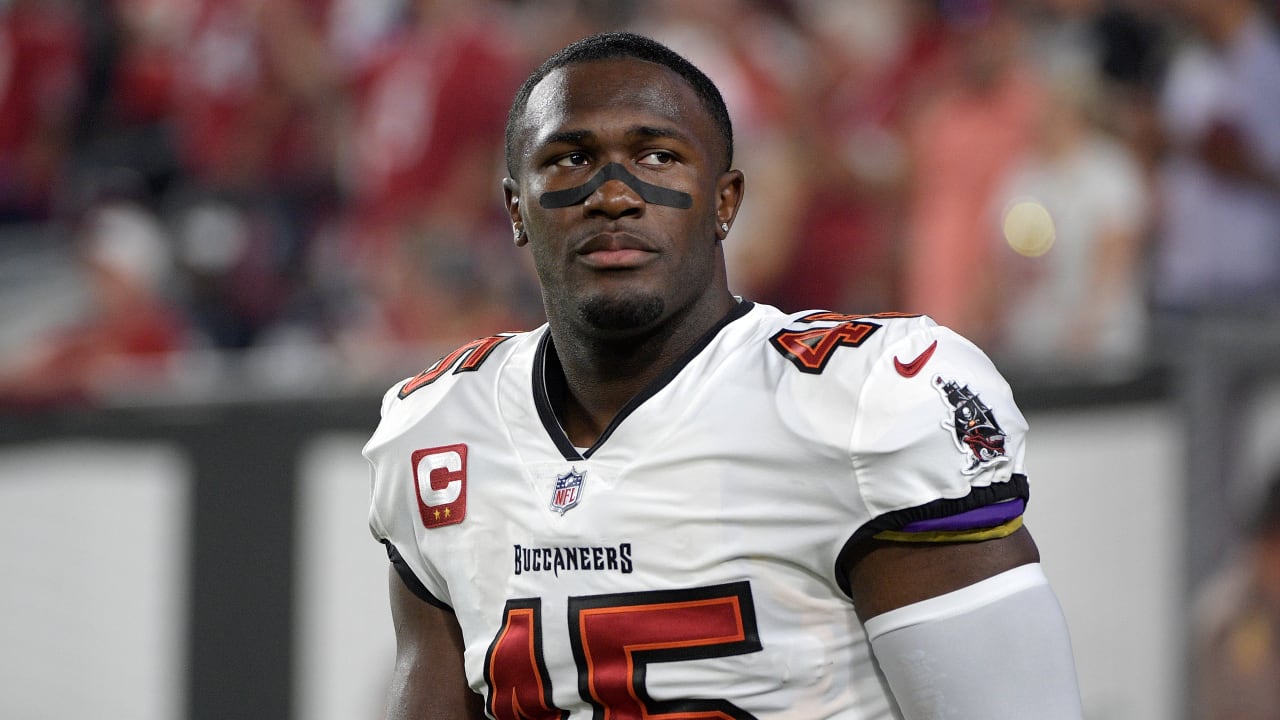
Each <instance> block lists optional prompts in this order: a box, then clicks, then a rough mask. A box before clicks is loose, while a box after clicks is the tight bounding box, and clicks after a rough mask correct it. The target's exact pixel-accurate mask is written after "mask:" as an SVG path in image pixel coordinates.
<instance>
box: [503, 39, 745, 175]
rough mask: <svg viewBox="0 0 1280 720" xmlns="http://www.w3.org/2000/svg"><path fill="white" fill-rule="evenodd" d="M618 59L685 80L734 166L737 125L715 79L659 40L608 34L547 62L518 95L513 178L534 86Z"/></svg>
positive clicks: (512, 115)
mask: <svg viewBox="0 0 1280 720" xmlns="http://www.w3.org/2000/svg"><path fill="white" fill-rule="evenodd" d="M615 58H632V59H635V60H643V61H645V62H651V63H655V64H657V65H661V66H663V67H665V68H667V69H669V70H671V71H672V72H674V73H676V74H677V75H679V76H680V77H682V78H684V79H685V82H687V83H689V85H690V86H691V87H692V88H693V91H694V92H695V93H697V94H698V98H699V99H701V100H702V105H703V107H705V108H706V110H707V112H709V113H711V118H712V120H714V121H715V124H716V127H717V129H719V131H720V139H721V140H722V141H723V142H724V148H725V159H724V169H725V170H728V169H729V168H730V167H731V166H732V164H733V123H732V122H731V121H730V120H729V109H728V108H727V107H725V104H724V98H723V97H721V96H720V90H719V89H717V88H716V85H715V83H713V82H711V78H709V77H707V76H706V74H705V73H703V72H702V71H701V70H699V69H698V68H697V67H696V66H694V64H693V63H691V62H689V61H688V60H686V59H685V58H684V57H682V56H681V55H680V54H679V53H677V52H675V51H674V50H672V49H671V48H669V47H667V46H666V45H663V44H662V43H660V42H658V41H656V40H652V39H650V38H647V37H645V36H643V35H637V34H635V33H628V32H608V33H600V34H597V35H591V36H589V37H585V38H582V39H581V40H578V41H577V42H574V43H573V44H571V45H569V46H567V47H565V48H564V49H563V50H561V51H559V52H557V53H556V54H555V55H552V56H551V57H549V58H547V59H546V61H545V62H543V63H542V64H541V65H539V66H538V68H537V69H536V70H534V71H533V73H532V74H531V75H529V77H528V79H526V80H525V81H524V84H523V85H521V86H520V89H519V90H517V91H516V96H515V99H514V100H512V101H511V110H510V111H509V112H508V113H507V132H506V157H507V173H508V174H509V175H511V176H512V177H515V166H516V162H515V160H516V158H515V144H516V133H517V131H518V127H519V124H520V119H521V118H522V117H523V116H524V112H525V110H526V109H527V108H528V106H529V95H530V94H531V93H532V92H533V88H534V86H536V85H537V84H538V83H540V82H542V80H543V78H545V77H546V76H547V75H550V74H551V72H552V71H553V70H557V69H559V68H562V67H565V66H566V65H574V64H577V63H584V62H591V61H593V60H612V59H615Z"/></svg>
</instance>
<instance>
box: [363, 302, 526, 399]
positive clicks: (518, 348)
mask: <svg viewBox="0 0 1280 720" xmlns="http://www.w3.org/2000/svg"><path fill="white" fill-rule="evenodd" d="M545 327H546V326H545V325H544V326H543V327H541V328H538V329H536V330H531V331H525V332H502V333H497V334H495V335H489V336H486V337H479V338H476V339H474V340H471V341H470V342H467V343H464V344H462V345H459V346H458V347H456V348H454V349H452V350H450V351H449V352H446V353H444V354H443V355H441V356H440V357H438V358H436V360H435V361H434V362H432V363H431V364H430V365H427V367H426V368H425V369H423V370H422V372H420V373H418V374H417V375H414V376H413V377H410V378H406V379H404V380H401V381H400V382H397V383H396V384H394V385H392V386H391V387H390V388H389V389H388V390H387V391H386V392H385V393H384V394H383V398H382V417H383V420H384V421H386V420H387V419H389V418H392V417H395V416H397V415H401V414H405V413H409V414H414V415H420V414H422V413H423V412H425V411H427V410H429V409H430V408H433V407H435V406H437V405H439V404H440V403H442V402H445V401H446V400H448V399H450V398H455V397H456V396H457V395H458V394H460V393H468V392H470V393H481V394H487V389H491V388H493V387H494V386H495V385H496V383H497V381H498V377H499V374H500V373H501V370H502V368H503V367H504V366H505V365H507V363H508V362H509V361H510V360H511V358H512V357H514V356H516V355H518V354H520V353H521V352H532V351H533V349H534V348H535V346H536V345H537V341H538V338H539V337H540V336H541V334H542V332H543V331H544V330H545Z"/></svg>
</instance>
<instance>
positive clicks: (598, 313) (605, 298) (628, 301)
mask: <svg viewBox="0 0 1280 720" xmlns="http://www.w3.org/2000/svg"><path fill="white" fill-rule="evenodd" d="M665 310H666V303H665V302H664V301H663V299H662V297H661V296H659V295H656V294H651V293H643V292H629V293H608V294H598V295H592V296H589V297H586V298H583V300H582V302H581V303H580V304H579V305H578V316H579V317H580V318H581V320H582V321H583V322H584V323H586V324H587V325H588V326H590V327H592V328H594V329H595V330H598V331H601V332H606V333H626V332H633V331H637V330H644V329H646V328H649V327H652V326H653V324H654V323H656V322H657V321H658V320H659V319H661V318H662V314H663V312H664V311H665Z"/></svg>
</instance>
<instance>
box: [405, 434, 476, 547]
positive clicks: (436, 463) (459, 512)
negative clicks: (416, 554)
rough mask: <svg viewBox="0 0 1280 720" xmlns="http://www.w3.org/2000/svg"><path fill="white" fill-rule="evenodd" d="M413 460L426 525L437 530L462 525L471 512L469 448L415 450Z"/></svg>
mask: <svg viewBox="0 0 1280 720" xmlns="http://www.w3.org/2000/svg"><path fill="white" fill-rule="evenodd" d="M410 460H411V462H412V463H413V481H414V486H415V487H416V489H417V495H418V512H419V514H420V515H421V516H422V524H423V525H424V526H426V527H428V528H436V527H441V526H443V525H454V524H457V523H460V522H462V519H463V518H464V517H466V513H467V446H466V445H463V444H458V445H443V446H441V447H434V448H424V449H422V450H415V451H414V452H413V455H412V456H410Z"/></svg>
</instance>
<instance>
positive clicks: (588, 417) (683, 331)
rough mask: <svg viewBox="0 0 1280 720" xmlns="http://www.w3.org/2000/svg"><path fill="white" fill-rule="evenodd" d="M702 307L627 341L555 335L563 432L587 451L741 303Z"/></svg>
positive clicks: (729, 301)
mask: <svg viewBox="0 0 1280 720" xmlns="http://www.w3.org/2000/svg"><path fill="white" fill-rule="evenodd" d="M726 298H727V299H725V300H723V301H720V302H715V303H704V304H701V305H699V306H695V308H693V309H691V310H690V311H689V312H686V313H683V314H681V315H678V316H675V317H673V318H671V319H670V320H669V321H667V322H665V323H663V324H661V325H659V326H657V327H655V328H652V329H650V330H648V331H646V332H644V333H640V334H637V335H634V336H629V337H625V338H601V337H596V336H584V335H579V334H577V333H575V332H574V331H573V330H572V329H568V330H567V331H564V332H565V334H562V332H557V327H556V324H555V323H553V324H552V328H551V333H552V338H553V340H555V345H556V354H557V356H558V357H559V361H560V367H561V370H562V372H563V373H564V379H565V388H566V392H565V396H564V402H563V404H562V405H561V406H560V407H557V408H556V414H557V415H558V416H559V419H560V423H561V425H562V426H563V427H564V430H565V434H566V435H568V436H569V440H570V441H572V442H573V444H574V445H577V446H579V447H586V446H589V445H592V444H594V443H595V441H596V439H597V438H599V437H600V435H601V434H602V433H603V432H604V430H605V429H606V428H607V427H608V426H609V423H611V422H612V421H613V419H614V418H615V417H616V416H617V415H618V413H619V412H620V411H621V410H622V409H623V407H625V406H626V404H627V403H628V402H630V401H631V400H632V398H634V397H636V396H637V395H639V394H640V393H641V392H643V391H644V389H645V388H646V387H648V386H649V385H650V383H653V382H655V381H656V380H657V379H658V378H659V377H660V376H661V375H662V374H663V373H665V372H666V371H668V370H669V369H670V368H671V367H672V366H673V365H674V364H675V363H676V362H678V361H679V360H680V359H681V358H682V357H684V355H685V354H686V353H687V352H688V351H689V349H690V348H692V347H693V346H694V345H695V344H696V343H697V342H698V341H699V340H701V339H702V337H703V336H704V335H706V333H707V332H709V331H710V330H711V328H713V327H715V325H716V324H717V323H719V322H720V321H721V320H723V319H724V317H725V315H727V314H728V313H729V311H730V310H732V309H733V307H734V306H735V305H736V304H737V300H736V299H734V298H733V297H732V296H726Z"/></svg>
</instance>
